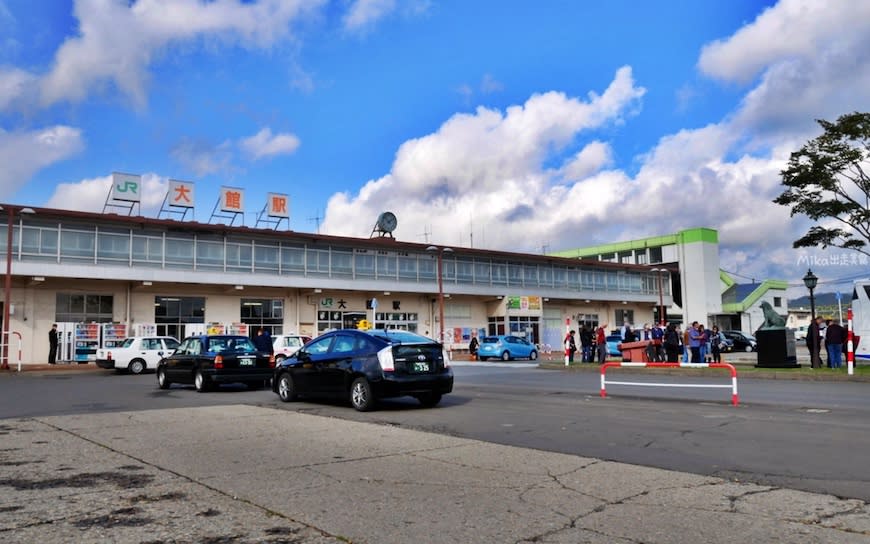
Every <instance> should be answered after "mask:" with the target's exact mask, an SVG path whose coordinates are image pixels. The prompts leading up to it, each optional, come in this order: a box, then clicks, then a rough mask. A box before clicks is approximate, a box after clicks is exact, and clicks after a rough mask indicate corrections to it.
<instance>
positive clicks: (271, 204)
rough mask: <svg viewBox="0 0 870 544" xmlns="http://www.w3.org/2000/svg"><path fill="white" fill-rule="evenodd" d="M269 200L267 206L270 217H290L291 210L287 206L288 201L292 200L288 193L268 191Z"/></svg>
mask: <svg viewBox="0 0 870 544" xmlns="http://www.w3.org/2000/svg"><path fill="white" fill-rule="evenodd" d="M266 198H267V199H268V202H266V208H267V209H268V215H269V217H286V218H287V219H290V210H289V209H288V207H287V202H288V201H289V200H290V199H289V197H288V196H287V195H284V194H280V193H268V194H267V195H266Z"/></svg>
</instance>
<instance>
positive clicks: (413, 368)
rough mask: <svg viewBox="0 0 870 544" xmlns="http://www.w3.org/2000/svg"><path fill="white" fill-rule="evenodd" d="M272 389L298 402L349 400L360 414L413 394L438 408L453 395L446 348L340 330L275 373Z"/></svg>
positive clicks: (395, 333)
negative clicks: (444, 398)
mask: <svg viewBox="0 0 870 544" xmlns="http://www.w3.org/2000/svg"><path fill="white" fill-rule="evenodd" d="M272 390H273V391H274V392H275V393H277V394H278V397H279V398H280V399H281V400H282V401H284V402H290V401H293V400H296V398H298V397H320V396H329V397H340V398H347V399H349V400H350V403H351V404H352V405H353V407H354V408H356V409H357V410H359V411H361V412H364V411H367V410H371V409H372V408H373V407H374V405H375V403H376V402H377V400H378V399H382V398H388V397H402V396H406V395H410V396H412V397H414V398H416V399H417V400H419V401H420V403H421V404H423V406H435V405H437V404H438V403H439V402H441V397H442V395H445V394H447V393H450V392H452V391H453V371H452V370H451V369H450V359H449V357H448V355H447V353H446V352H445V350H444V346H442V345H441V344H439V343H438V342H436V341H434V340H432V339H431V338H427V337H425V336H420V335H419V334H415V333H412V332H408V331H401V330H383V329H370V330H357V329H345V330H337V331H332V332H329V333H326V334H324V335H322V336H319V337H317V338H315V339H314V340H312V341H311V342H309V343H308V344H306V345H305V346H304V347H303V348H302V349H300V350H299V351H297V352H296V353H295V354H294V355H293V356H292V357H290V358H288V359H287V360H285V361H284V362H282V363H281V364H280V365H278V366H277V367H276V368H275V375H274V377H273V378H272Z"/></svg>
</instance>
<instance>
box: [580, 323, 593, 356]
mask: <svg viewBox="0 0 870 544" xmlns="http://www.w3.org/2000/svg"><path fill="white" fill-rule="evenodd" d="M580 347H581V348H582V349H583V357H582V359H581V360H582V361H583V362H584V363H591V362H592V331H591V330H590V329H589V328H587V327H586V325H580Z"/></svg>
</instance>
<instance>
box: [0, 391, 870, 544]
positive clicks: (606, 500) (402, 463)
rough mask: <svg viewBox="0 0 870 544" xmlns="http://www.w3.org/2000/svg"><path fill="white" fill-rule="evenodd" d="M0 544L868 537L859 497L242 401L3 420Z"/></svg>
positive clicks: (868, 520)
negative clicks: (600, 458) (165, 408)
mask: <svg viewBox="0 0 870 544" xmlns="http://www.w3.org/2000/svg"><path fill="white" fill-rule="evenodd" d="M0 541H2V542H5V543H19V542H20V543H32V542H39V543H44V544H53V543H68V542H82V543H89V542H101V543H102V542H118V543H127V542H129V543H148V544H159V543H203V544H217V543H233V544H235V543H238V544H242V543H244V544H247V543H258V542H269V543H300V544H309V543H311V544H313V543H339V542H343V543H347V542H353V543H379V544H380V543H383V544H388V543H403V544H404V543H409V542H413V543H415V544H428V543H449V542H456V543H478V542H479V543H502V542H503V543H517V544H526V543H529V544H531V543H544V544H547V543H553V544H563V543H580V542H584V543H692V544H697V543H700V542H705V543H731V542H733V543H740V544H744V543H746V542H795V543H798V542H799V543H813V542H819V543H841V542H843V543H845V542H865V543H866V542H870V507H868V504H867V503H865V502H863V501H861V500H855V499H849V500H844V499H839V498H837V497H834V496H830V495H820V494H814V493H808V492H803V491H795V490H790V489H782V488H777V487H768V486H760V485H755V484H747V483H742V482H739V481H731V480H725V479H721V478H715V477H708V476H699V475H694V474H688V473H682V472H675V471H668V470H662V469H656V468H648V467H641V466H635V465H628V464H623V463H616V462H609V461H600V460H597V459H592V458H586V457H579V456H573V455H566V454H560V453H550V452H544V451H538V450H532V449H525V448H517V447H511V446H502V445H497V444H490V443H486V442H480V441H475V440H469V439H463V438H456V437H450V436H444V435H440V434H433V433H426V432H420V431H414V430H409V429H404V428H399V427H395V426H385V425H376V424H372V423H359V422H352V421H346V420H341V419H334V418H329V417H322V416H316V415H309V414H303V413H297V412H292V411H285V410H277V409H273V408H268V407H255V406H247V405H233V406H215V407H202V408H184V409H172V410H154V411H148V412H123V413H111V414H87V415H70V416H54V417H37V418H22V419H7V420H4V421H3V422H2V424H0Z"/></svg>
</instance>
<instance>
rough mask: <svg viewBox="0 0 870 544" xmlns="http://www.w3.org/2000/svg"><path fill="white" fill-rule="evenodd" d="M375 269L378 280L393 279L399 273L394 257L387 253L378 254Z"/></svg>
mask: <svg viewBox="0 0 870 544" xmlns="http://www.w3.org/2000/svg"><path fill="white" fill-rule="evenodd" d="M377 267H378V278H384V279H393V278H395V277H396V275H397V274H398V272H399V268H398V261H397V260H396V255H395V254H392V255H391V254H390V253H389V252H387V251H379V252H378V259H377Z"/></svg>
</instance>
